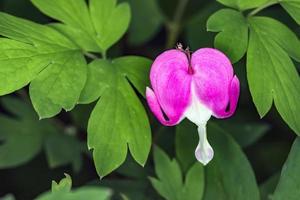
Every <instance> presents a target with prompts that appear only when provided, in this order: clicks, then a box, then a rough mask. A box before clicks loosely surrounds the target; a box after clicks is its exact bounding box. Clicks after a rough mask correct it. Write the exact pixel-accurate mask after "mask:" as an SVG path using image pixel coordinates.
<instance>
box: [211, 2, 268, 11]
mask: <svg viewBox="0 0 300 200" xmlns="http://www.w3.org/2000/svg"><path fill="white" fill-rule="evenodd" d="M217 1H218V2H220V3H222V4H224V5H226V6H229V7H232V8H236V9H238V10H247V9H251V8H256V7H259V6H261V5H263V4H265V3H267V2H268V1H270V0H217Z"/></svg>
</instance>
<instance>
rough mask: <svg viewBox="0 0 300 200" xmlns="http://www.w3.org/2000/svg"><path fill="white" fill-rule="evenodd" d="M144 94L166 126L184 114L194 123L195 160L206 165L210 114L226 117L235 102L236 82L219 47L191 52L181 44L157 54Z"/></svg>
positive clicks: (228, 63) (236, 95)
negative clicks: (207, 127)
mask: <svg viewBox="0 0 300 200" xmlns="http://www.w3.org/2000/svg"><path fill="white" fill-rule="evenodd" d="M150 81H151V85H152V88H153V90H151V89H150V88H148V87H147V89H146V97H147V102H148V104H149V107H150V109H151V111H152V112H153V113H154V115H155V116H156V117H157V119H158V120H159V121H160V122H161V123H162V124H163V125H166V126H173V125H176V124H178V123H179V122H180V121H181V120H182V119H184V118H185V117H186V118H188V119H189V120H190V121H192V122H193V123H195V124H196V125H197V126H198V133H199V144H198V146H197V148H196V150H195V156H196V158H197V160H198V161H199V162H201V163H203V164H204V165H206V164H207V163H208V162H209V161H210V160H211V159H212V158H213V155H214V152H213V149H212V147H211V146H210V144H209V143H208V141H207V137H206V123H207V121H208V120H209V119H210V117H211V115H213V116H214V117H216V118H226V117H230V116H231V115H232V114H233V113H234V111H235V109H236V106H237V101H238V97H239V91H240V85H239V80H238V78H237V77H236V76H234V74H233V68H232V65H231V63H230V61H229V59H228V58H227V57H226V56H225V55H224V54H223V53H222V52H220V51H218V50H216V49H212V48H202V49H199V50H197V51H196V52H195V53H193V54H192V55H191V54H190V52H189V50H188V49H187V50H183V49H182V46H179V48H177V49H173V50H168V51H165V52H164V53H162V54H160V55H159V56H158V57H157V58H156V59H155V61H154V63H153V65H152V67H151V72H150Z"/></svg>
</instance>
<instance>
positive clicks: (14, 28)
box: [0, 13, 86, 118]
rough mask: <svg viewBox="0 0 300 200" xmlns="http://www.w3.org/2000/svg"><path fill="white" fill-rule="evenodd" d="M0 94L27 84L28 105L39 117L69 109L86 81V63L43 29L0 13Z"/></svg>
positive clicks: (67, 44)
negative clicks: (30, 101)
mask: <svg viewBox="0 0 300 200" xmlns="http://www.w3.org/2000/svg"><path fill="white" fill-rule="evenodd" d="M0 34H1V35H3V36H5V37H7V38H10V39H7V38H1V39H0V43H1V46H0V54H1V56H0V65H1V68H0V70H1V79H0V80H1V82H0V84H1V85H2V87H1V89H0V94H1V95H3V94H8V93H11V92H13V91H15V90H17V89H19V88H22V87H24V86H25V85H27V84H28V83H29V82H31V81H32V82H31V85H30V96H31V99H32V103H33V106H34V108H35V109H36V111H37V112H38V114H39V116H40V118H46V117H52V116H54V115H56V114H57V113H59V112H60V110H61V109H62V108H64V109H65V110H71V109H72V108H73V107H74V106H75V104H76V103H77V101H78V98H79V95H80V92H81V90H82V88H83V86H84V83H85V79H86V64H85V60H84V57H83V55H82V54H81V53H80V51H79V49H77V47H76V46H75V45H74V44H73V43H72V42H70V40H68V39H67V38H66V37H64V36H63V35H61V34H59V33H58V32H57V31H55V30H53V29H52V28H49V27H47V26H43V25H39V24H36V23H33V22H30V21H27V20H24V19H20V18H17V17H13V16H11V15H8V14H5V13H0Z"/></svg>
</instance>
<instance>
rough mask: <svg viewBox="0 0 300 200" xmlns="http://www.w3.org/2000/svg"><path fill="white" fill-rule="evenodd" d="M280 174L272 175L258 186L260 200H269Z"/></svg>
mask: <svg viewBox="0 0 300 200" xmlns="http://www.w3.org/2000/svg"><path fill="white" fill-rule="evenodd" d="M279 177H280V174H279V173H277V174H274V175H272V176H271V177H270V178H268V179H267V180H266V181H265V182H263V183H262V184H260V185H259V191H260V199H261V200H270V199H271V197H272V195H271V194H273V193H274V190H275V188H276V185H277V183H278V180H279Z"/></svg>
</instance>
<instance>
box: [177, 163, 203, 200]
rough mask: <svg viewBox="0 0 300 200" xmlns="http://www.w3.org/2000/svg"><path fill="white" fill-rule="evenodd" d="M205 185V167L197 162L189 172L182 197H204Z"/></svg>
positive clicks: (188, 199) (192, 199)
mask: <svg viewBox="0 0 300 200" xmlns="http://www.w3.org/2000/svg"><path fill="white" fill-rule="evenodd" d="M204 186H205V184H204V168H203V166H202V165H201V164H200V163H195V164H194V165H193V166H192V167H191V168H190V169H189V171H188V172H187V175H186V178H185V181H184V187H183V192H182V194H181V198H182V199H186V200H194V199H202V196H203V194H204Z"/></svg>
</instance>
